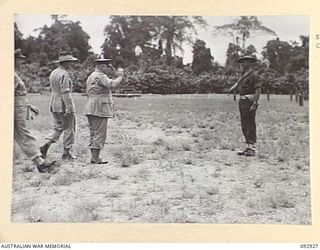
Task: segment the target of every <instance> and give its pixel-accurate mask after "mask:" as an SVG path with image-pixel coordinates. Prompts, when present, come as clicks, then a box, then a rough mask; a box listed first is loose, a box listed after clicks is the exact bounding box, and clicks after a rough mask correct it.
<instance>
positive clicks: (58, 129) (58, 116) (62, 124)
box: [46, 112, 76, 149]
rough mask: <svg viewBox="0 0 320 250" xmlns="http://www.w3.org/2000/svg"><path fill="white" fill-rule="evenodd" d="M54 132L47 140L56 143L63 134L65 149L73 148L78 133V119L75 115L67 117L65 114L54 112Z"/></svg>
mask: <svg viewBox="0 0 320 250" xmlns="http://www.w3.org/2000/svg"><path fill="white" fill-rule="evenodd" d="M52 116H53V130H52V132H51V134H49V136H47V137H46V139H47V140H51V141H53V142H56V141H58V140H59V138H60V136H61V135H62V133H63V147H64V148H66V149H70V148H72V146H73V144H74V139H75V132H76V117H75V114H74V113H72V114H69V115H65V114H64V113H58V112H52Z"/></svg>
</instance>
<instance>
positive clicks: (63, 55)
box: [56, 51, 78, 63]
mask: <svg viewBox="0 0 320 250" xmlns="http://www.w3.org/2000/svg"><path fill="white" fill-rule="evenodd" d="M76 61H78V58H75V57H73V56H72V53H71V52H70V51H62V52H60V53H59V59H58V60H57V61H56V63H61V62H76Z"/></svg>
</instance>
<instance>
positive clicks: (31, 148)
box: [14, 49, 59, 173]
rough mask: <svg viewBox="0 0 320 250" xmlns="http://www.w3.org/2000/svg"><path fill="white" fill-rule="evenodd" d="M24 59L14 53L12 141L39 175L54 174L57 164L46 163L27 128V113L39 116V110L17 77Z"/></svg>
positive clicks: (17, 51)
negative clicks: (21, 61)
mask: <svg viewBox="0 0 320 250" xmlns="http://www.w3.org/2000/svg"><path fill="white" fill-rule="evenodd" d="M25 58H26V57H25V56H24V55H22V54H21V50H20V49H17V50H15V52H14V59H15V60H14V67H15V70H14V71H15V72H14V140H15V142H16V143H17V144H18V145H19V146H20V148H21V150H22V151H23V152H24V153H25V154H26V155H27V156H28V157H29V158H30V159H32V161H33V162H34V164H35V165H36V167H37V169H38V171H39V172H40V173H55V172H57V170H58V168H57V167H58V165H59V164H58V163H57V162H55V161H52V162H46V161H45V160H44V159H43V158H42V157H41V153H40V151H39V148H38V144H37V141H36V139H35V138H34V137H33V136H32V135H31V133H30V131H29V130H28V128H27V123H26V120H28V119H29V117H28V116H29V113H30V112H29V111H32V112H33V113H34V114H35V115H38V114H39V109H38V108H37V107H35V106H33V105H32V104H31V103H30V102H29V101H28V99H27V90H26V86H25V84H24V82H23V81H22V80H21V78H20V77H19V75H18V72H17V71H18V70H19V69H20V60H21V59H25Z"/></svg>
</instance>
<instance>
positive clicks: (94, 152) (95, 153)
mask: <svg viewBox="0 0 320 250" xmlns="http://www.w3.org/2000/svg"><path fill="white" fill-rule="evenodd" d="M99 155H100V149H97V148H92V149H91V163H92V164H107V163H108V161H103V160H102V159H101V158H100V157H99Z"/></svg>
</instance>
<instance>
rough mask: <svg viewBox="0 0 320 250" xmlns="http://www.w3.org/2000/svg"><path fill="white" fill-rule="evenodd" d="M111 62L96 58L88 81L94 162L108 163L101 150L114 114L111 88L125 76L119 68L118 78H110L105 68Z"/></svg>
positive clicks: (87, 107)
mask: <svg viewBox="0 0 320 250" xmlns="http://www.w3.org/2000/svg"><path fill="white" fill-rule="evenodd" d="M109 63H110V59H105V58H103V57H100V58H99V59H97V60H95V70H94V72H92V73H91V75H90V76H89V77H88V79H87V82H86V93H87V95H88V102H87V104H86V107H85V115H86V116H87V118H88V123H89V130H90V143H89V148H90V151H91V163H93V164H106V163H108V162H107V161H104V160H102V159H101V158H100V151H101V150H102V149H103V147H104V144H105V141H106V137H107V123H108V119H109V118H113V116H114V109H113V100H112V93H111V89H112V88H114V87H116V86H117V85H119V84H120V83H121V81H122V77H123V69H122V68H119V69H118V70H117V72H116V74H117V76H118V77H117V78H116V79H110V78H108V77H107V75H106V74H105V70H106V69H107V67H108V64H109Z"/></svg>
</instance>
